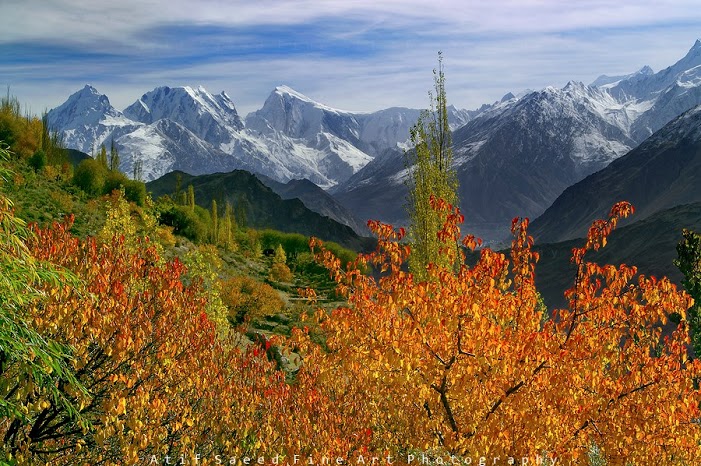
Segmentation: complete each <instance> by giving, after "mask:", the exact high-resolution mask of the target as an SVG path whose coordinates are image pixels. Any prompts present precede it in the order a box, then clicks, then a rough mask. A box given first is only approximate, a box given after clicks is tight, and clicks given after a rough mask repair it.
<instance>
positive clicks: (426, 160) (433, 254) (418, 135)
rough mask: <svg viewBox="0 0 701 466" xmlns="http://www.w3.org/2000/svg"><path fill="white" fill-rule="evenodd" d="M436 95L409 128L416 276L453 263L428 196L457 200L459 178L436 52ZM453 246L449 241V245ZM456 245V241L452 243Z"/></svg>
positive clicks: (442, 217) (440, 62)
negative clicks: (429, 267)
mask: <svg viewBox="0 0 701 466" xmlns="http://www.w3.org/2000/svg"><path fill="white" fill-rule="evenodd" d="M433 81H434V88H435V95H434V94H433V92H429V99H430V107H429V109H428V110H424V111H423V112H421V115H420V117H419V121H418V122H417V123H416V125H415V126H414V127H413V128H412V129H411V142H412V145H413V146H414V150H413V152H411V153H409V157H408V158H409V162H410V166H411V165H413V172H412V175H413V176H412V179H411V181H410V188H409V205H408V209H409V218H410V220H411V227H410V229H409V239H410V241H411V243H412V250H411V256H410V258H409V267H410V269H411V271H412V272H413V273H414V274H415V275H416V276H417V277H419V278H425V277H426V266H427V265H428V264H429V263H435V264H438V265H442V266H445V267H449V268H450V267H452V266H453V264H451V263H450V259H449V258H448V257H447V256H446V255H445V254H441V250H440V249H441V247H445V246H446V245H443V244H442V242H441V241H440V240H439V238H438V232H439V231H440V229H441V227H442V226H443V223H444V222H445V214H443V213H441V212H438V211H437V210H435V209H433V208H432V207H431V197H432V196H433V197H435V198H437V199H443V200H444V201H446V202H448V203H450V204H453V205H455V204H456V203H457V200H458V196H457V188H458V181H457V175H456V173H455V169H454V168H453V166H452V165H453V150H452V147H451V146H452V140H451V135H450V127H449V125H448V106H447V103H446V95H445V74H444V72H443V57H442V55H441V53H440V52H439V53H438V69H435V70H433ZM449 247H452V245H449ZM455 247H457V244H456V245H455Z"/></svg>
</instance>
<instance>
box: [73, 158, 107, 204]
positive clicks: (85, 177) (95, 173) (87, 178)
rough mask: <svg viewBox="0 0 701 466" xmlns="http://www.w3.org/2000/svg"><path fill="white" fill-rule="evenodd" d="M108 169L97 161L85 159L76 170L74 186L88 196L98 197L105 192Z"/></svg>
mask: <svg viewBox="0 0 701 466" xmlns="http://www.w3.org/2000/svg"><path fill="white" fill-rule="evenodd" d="M106 178H107V169H106V168H105V167H104V166H102V165H101V164H100V163H99V162H98V161H96V160H95V159H85V160H83V161H82V162H80V164H78V167H77V168H76V169H75V172H74V174H73V184H75V185H76V186H78V187H79V188H80V189H82V190H83V191H85V192H86V193H87V194H90V195H93V196H97V195H99V194H102V193H103V192H104V188H105V181H106Z"/></svg>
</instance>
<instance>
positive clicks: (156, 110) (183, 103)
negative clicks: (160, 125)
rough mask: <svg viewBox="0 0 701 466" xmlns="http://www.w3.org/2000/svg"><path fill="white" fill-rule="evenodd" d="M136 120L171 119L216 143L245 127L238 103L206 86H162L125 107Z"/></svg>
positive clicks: (128, 114)
mask: <svg viewBox="0 0 701 466" xmlns="http://www.w3.org/2000/svg"><path fill="white" fill-rule="evenodd" d="M124 115H125V116H126V117H128V118H131V119H132V120H136V121H140V122H142V123H146V124H150V123H154V122H156V121H158V120H162V119H168V120H171V121H174V122H176V123H179V124H181V125H182V126H184V127H185V128H187V129H189V130H190V131H192V132H193V133H194V134H195V135H196V136H197V137H199V138H200V139H204V140H206V141H208V142H210V143H212V144H215V142H216V141H221V144H226V143H228V142H230V141H231V131H232V130H234V131H240V130H241V129H243V121H241V118H240V117H239V114H238V112H237V111H236V106H235V105H234V103H233V102H232V101H231V99H230V98H229V96H228V95H226V93H225V92H222V93H221V94H219V95H216V96H213V95H212V94H210V93H209V92H207V90H206V89H204V88H203V87H199V88H197V89H192V88H191V87H188V86H185V87H176V88H170V87H167V86H164V87H159V88H156V89H154V90H152V91H151V92H147V93H146V94H144V95H143V96H141V98H140V99H139V100H137V101H136V102H134V103H133V104H132V105H130V106H129V107H127V108H126V109H124Z"/></svg>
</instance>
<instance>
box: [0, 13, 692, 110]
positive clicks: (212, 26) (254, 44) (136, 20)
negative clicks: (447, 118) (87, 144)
mask: <svg viewBox="0 0 701 466" xmlns="http://www.w3.org/2000/svg"><path fill="white" fill-rule="evenodd" d="M700 10H701V9H699V8H698V6H697V1H696V0H694V1H684V0H679V1H667V2H665V1H659V0H655V1H652V0H650V1H648V0H642V1H631V0H620V1H617V2H610V1H605V0H582V1H579V2H561V1H558V0H493V1H489V2H485V1H482V0H473V1H459V0H438V1H434V2H430V4H429V2H426V1H425V0H421V1H418V0H389V1H380V2H378V1H377V0H354V1H347V0H338V1H336V0H324V1H318V0H304V1H289V0H286V1H283V0H261V1H255V2H251V1H246V2H242V1H233V2H232V1H226V2H225V1H215V0H211V1H197V2H192V1H185V0H156V1H143V0H122V1H120V2H113V1H100V0H93V1H92V2H84V1H82V0H44V1H39V0H4V1H3V2H2V3H0V17H2V18H3V28H1V29H0V85H3V86H4V85H10V86H11V91H12V92H13V93H14V94H16V95H17V96H18V97H19V98H20V100H21V101H22V102H25V103H26V104H28V105H29V106H30V107H31V109H32V110H33V111H35V112H38V111H41V110H42V109H43V108H46V107H53V106H55V105H58V104H60V103H61V102H62V101H63V100H65V98H66V97H67V96H68V94H70V93H71V92H73V91H75V90H77V89H78V88H80V87H82V85H84V84H85V83H86V82H89V83H91V84H93V85H95V86H96V87H97V88H98V89H99V90H100V91H101V92H104V93H106V94H107V95H108V96H109V97H110V99H111V100H112V102H113V104H114V105H115V106H116V107H117V108H124V107H125V106H127V105H129V104H130V103H131V102H133V101H134V100H136V98H138V96H140V95H141V94H142V93H144V92H146V91H148V90H150V89H152V88H153V87H155V86H157V85H171V86H172V85H185V84H189V85H200V84H202V85H204V86H205V87H207V88H208V89H210V90H211V91H216V92H218V91H220V90H226V91H227V92H228V93H229V95H230V96H231V97H232V98H233V99H234V101H235V102H236V103H237V105H238V106H239V109H240V110H241V112H242V113H244V114H245V113H247V112H248V111H251V110H254V109H256V108H258V107H260V105H261V104H262V102H263V100H264V99H265V98H266V96H267V94H268V93H269V92H270V91H271V90H272V89H273V87H274V86H276V85H279V84H283V83H285V84H288V85H290V86H291V87H294V88H296V89H298V90H299V91H301V92H304V93H306V94H308V95H309V96H310V97H313V98H315V99H317V100H319V101H322V102H324V103H327V104H329V105H332V106H336V107H340V108H347V109H351V110H374V109H378V108H382V107H388V106H399V105H401V106H412V107H421V106H425V105H426V103H427V97H426V93H427V91H428V90H429V89H430V88H431V84H432V82H431V69H432V67H433V66H434V65H435V60H436V52H437V51H438V50H442V51H443V52H444V55H445V63H446V71H447V76H448V98H449V100H450V101H451V102H452V103H455V104H456V105H457V106H460V107H467V108H474V107H477V106H479V105H481V104H482V103H485V102H491V101H493V100H496V99H498V98H500V97H501V96H502V95H503V94H505V93H506V92H508V91H514V92H518V91H521V90H522V89H525V88H542V87H544V86H547V85H556V86H562V85H564V84H565V83H566V82H567V81H568V80H582V81H585V82H590V81H591V80H593V79H594V78H596V76H597V75H599V74H602V73H606V74H618V73H628V72H632V71H634V70H635V69H638V68H640V67H641V66H643V65H646V64H649V65H651V66H652V67H653V68H655V69H659V68H661V67H664V66H667V65H671V64H672V63H673V62H674V61H676V60H677V59H679V58H681V56H683V54H684V53H685V52H686V49H688V48H689V47H690V46H691V45H692V44H693V41H694V40H695V39H696V38H697V37H698V36H699V35H701V31H699V29H698V24H701V11H700Z"/></svg>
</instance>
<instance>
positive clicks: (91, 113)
mask: <svg viewBox="0 0 701 466" xmlns="http://www.w3.org/2000/svg"><path fill="white" fill-rule="evenodd" d="M47 116H48V122H49V126H51V128H52V129H55V130H58V131H61V132H62V134H63V136H64V143H65V144H66V146H67V147H69V148H71V149H78V150H80V151H83V152H86V153H88V154H90V153H92V152H94V151H95V149H96V148H97V147H99V146H100V144H102V143H104V142H105V141H106V140H107V139H108V137H109V136H111V135H113V134H116V135H122V134H127V133H129V132H132V131H134V130H136V129H137V128H139V127H140V126H141V124H140V123H138V122H135V121H132V120H130V119H129V118H127V117H125V116H124V115H123V114H122V112H120V111H119V110H117V109H115V108H114V107H113V106H112V105H111V104H110V101H109V99H108V98H107V96H106V95H103V94H100V93H99V92H98V91H97V89H95V88H94V87H92V86H90V85H86V86H85V87H84V88H83V89H81V90H79V91H78V92H76V93H74V94H72V95H71V96H70V97H69V98H68V100H66V102H64V103H63V104H62V105H60V106H59V107H56V108H55V109H53V110H51V111H50V112H49V113H48V115H47ZM108 145H109V142H108Z"/></svg>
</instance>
